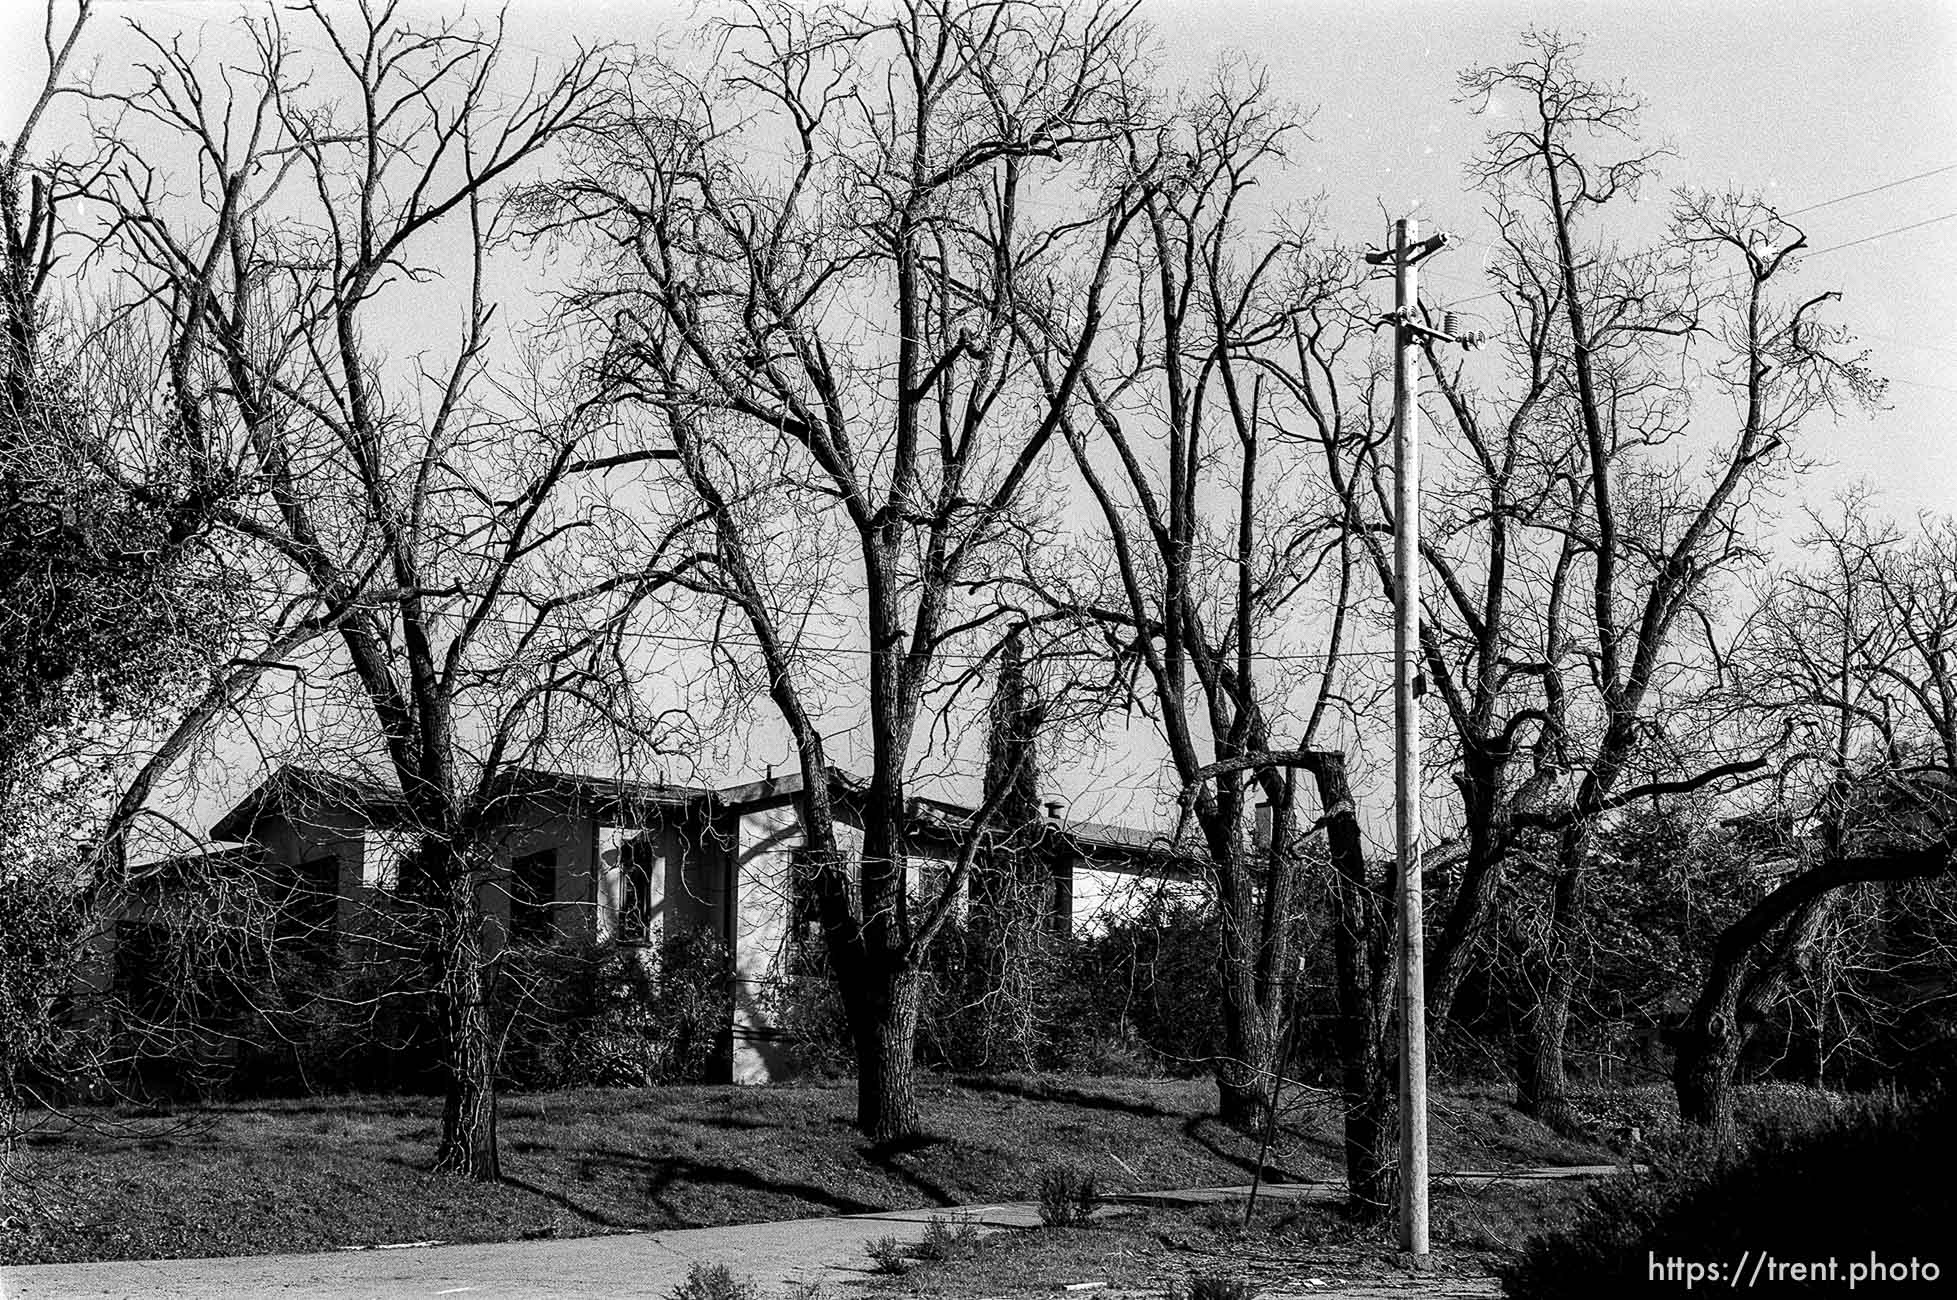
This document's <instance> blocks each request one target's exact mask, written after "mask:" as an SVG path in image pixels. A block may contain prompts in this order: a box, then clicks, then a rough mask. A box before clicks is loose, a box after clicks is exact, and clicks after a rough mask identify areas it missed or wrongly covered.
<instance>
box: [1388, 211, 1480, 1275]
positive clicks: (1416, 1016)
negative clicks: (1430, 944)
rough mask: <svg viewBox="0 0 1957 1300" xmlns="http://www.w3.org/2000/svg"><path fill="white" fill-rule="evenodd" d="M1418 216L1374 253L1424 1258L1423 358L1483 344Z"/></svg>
mask: <svg viewBox="0 0 1957 1300" xmlns="http://www.w3.org/2000/svg"><path fill="white" fill-rule="evenodd" d="M1419 233H1420V227H1419V225H1418V223H1416V222H1414V221H1413V220H1411V219H1409V218H1402V219H1401V220H1399V221H1396V222H1394V223H1393V247H1392V248H1390V249H1388V250H1386V251H1385V252H1379V253H1369V254H1367V256H1366V260H1367V261H1368V262H1370V263H1372V264H1373V265H1374V266H1390V267H1392V268H1393V312H1392V314H1391V315H1389V316H1385V317H1382V318H1381V320H1380V323H1381V324H1390V325H1392V326H1393V729H1394V759H1393V796H1394V798H1393V847H1394V875H1395V880H1396V882H1397V886H1398V894H1399V901H1400V950H1399V952H1400V961H1399V967H1400V969H1399V982H1400V1249H1401V1250H1403V1251H1406V1252H1407V1253H1409V1254H1410V1255H1412V1256H1413V1261H1414V1264H1415V1266H1416V1267H1418V1266H1420V1265H1424V1264H1425V1263H1426V1261H1427V1254H1428V1235H1427V1219H1428V1214H1427V995H1426V987H1425V985H1426V958H1425V938H1424V936H1423V934H1422V924H1421V890H1420V705H1419V696H1420V695H1421V694H1422V693H1423V690H1424V680H1423V678H1422V677H1421V675H1420V673H1419V664H1420V358H1419V356H1418V355H1417V353H1416V349H1418V348H1419V346H1420V344H1421V342H1422V340H1432V341H1435V342H1442V343H1460V344H1463V345H1465V346H1468V347H1473V346H1475V345H1476V344H1478V343H1480V342H1481V339H1480V336H1478V335H1470V336H1464V337H1460V338H1457V337H1455V335H1454V334H1453V332H1452V327H1453V321H1452V320H1451V319H1450V320H1449V321H1448V322H1447V326H1448V328H1447V329H1445V330H1436V329H1431V328H1429V327H1428V326H1427V325H1426V324H1424V323H1423V321H1422V319H1421V311H1420V294H1419V289H1418V278H1417V272H1416V269H1415V268H1417V267H1418V266H1419V264H1420V262H1421V261H1422V260H1423V259H1425V258H1427V257H1428V256H1430V255H1432V254H1434V253H1438V252H1439V251H1440V250H1441V249H1442V248H1444V247H1446V246H1447V236H1446V235H1434V236H1433V237H1431V238H1429V239H1426V240H1423V241H1420V242H1415V236H1416V235H1418V234H1419Z"/></svg>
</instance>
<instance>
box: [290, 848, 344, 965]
mask: <svg viewBox="0 0 1957 1300" xmlns="http://www.w3.org/2000/svg"><path fill="white" fill-rule="evenodd" d="M281 911H282V915H281V917H280V925H279V938H281V939H290V940H296V941H298V942H301V943H317V944H325V943H329V942H331V940H332V937H333V928H334V925H335V924H336V923H337V922H338V921H339V919H340V859H339V858H338V857H337V856H336V855H334V854H331V853H328V854H325V855H323V856H321V857H317V858H311V859H309V860H307V861H305V862H302V863H300V864H299V866H298V868H297V869H296V871H295V874H294V877H293V881H292V888H291V890H290V892H289V893H287V895H286V900H285V906H284V908H283V909H281Z"/></svg>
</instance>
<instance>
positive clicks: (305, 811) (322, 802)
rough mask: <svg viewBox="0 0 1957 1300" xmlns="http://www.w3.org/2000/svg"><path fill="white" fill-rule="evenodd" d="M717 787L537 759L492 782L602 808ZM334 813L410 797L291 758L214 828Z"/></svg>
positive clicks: (706, 792)
mask: <svg viewBox="0 0 1957 1300" xmlns="http://www.w3.org/2000/svg"><path fill="white" fill-rule="evenodd" d="M713 793H714V792H713V791H712V790H710V789H708V788H707V787H705V786H690V785H670V784H667V783H665V782H651V781H632V780H627V779H625V778H623V777H613V776H593V775H588V774H580V773H572V772H553V771H549V770H547V769H544V768H532V767H514V768H509V769H507V770H505V771H503V772H500V773H498V774H497V776H496V777H495V778H494V780H493V781H492V786H491V798H492V799H494V800H504V799H508V800H512V801H514V800H541V801H546V802H552V803H562V804H564V805H567V806H572V807H579V808H589V809H592V810H603V811H615V810H619V809H643V808H676V809H677V808H687V807H691V806H694V805H698V804H701V803H703V802H705V801H707V800H709V799H711V798H712V797H713ZM331 813H345V814H353V815H356V816H359V817H362V818H364V819H366V820H367V821H369V822H371V823H374V824H376V825H399V824H401V823H403V822H405V821H406V820H407V819H408V805H407V800H406V798H405V797H404V796H403V795H402V793H401V790H400V787H399V786H396V785H393V784H390V783H388V782H384V781H380V780H377V779H374V778H372V777H368V776H347V775H343V774H340V773H336V772H329V771H326V770H324V769H321V768H315V767H304V766H301V765H298V764H287V765H286V766H284V767H281V768H279V769H278V770H277V771H275V772H274V773H272V775H271V776H269V777H267V778H266V779H265V780H264V781H263V782H262V783H260V784H259V785H258V787H257V788H255V789H254V790H252V791H251V793H249V794H247V795H246V796H245V797H244V798H243V799H241V800H240V801H239V802H238V803H237V805H236V806H234V807H233V808H232V809H231V811H229V812H227V813H225V814H224V816H222V817H220V818H219V819H218V820H217V822H216V823H215V824H214V825H213V826H212V827H211V832H210V833H211V836H212V837H213V838H215V839H225V840H235V839H245V838H249V835H250V831H251V828H252V827H253V826H254V825H255V824H257V823H258V822H259V821H262V820H265V819H267V818H271V817H278V818H283V819H286V820H289V821H304V820H305V819H307V818H309V817H318V816H320V815H322V814H331Z"/></svg>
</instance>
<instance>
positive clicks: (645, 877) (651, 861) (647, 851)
mask: <svg viewBox="0 0 1957 1300" xmlns="http://www.w3.org/2000/svg"><path fill="white" fill-rule="evenodd" d="M658 866H659V846H658V844H656V843H655V842H654V841H653V839H652V838H651V837H650V836H646V837H643V838H640V839H635V840H631V841H628V842H627V843H625V844H624V845H622V846H620V848H619V851H618V941H619V942H620V943H650V942H652V925H653V921H654V920H655V919H656V918H655V916H654V911H655V908H656V907H657V904H658V898H659V895H658V893H657V892H655V890H654V888H653V885H654V881H653V872H654V871H655V870H657V869H658Z"/></svg>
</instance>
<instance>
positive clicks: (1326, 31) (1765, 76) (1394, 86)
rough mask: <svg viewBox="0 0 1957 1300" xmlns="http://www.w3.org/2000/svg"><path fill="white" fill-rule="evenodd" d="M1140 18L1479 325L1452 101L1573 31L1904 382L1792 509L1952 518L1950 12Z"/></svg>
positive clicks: (419, 0)
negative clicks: (1766, 212) (1238, 80)
mask: <svg viewBox="0 0 1957 1300" xmlns="http://www.w3.org/2000/svg"><path fill="white" fill-rule="evenodd" d="M413 3H414V4H415V5H416V6H417V7H419V8H421V9H423V10H426V11H438V12H453V11H455V10H456V9H457V8H458V6H455V5H452V4H446V3H444V4H436V3H434V2H433V0H413ZM267 7H268V6H267V5H266V3H264V0H102V3H101V9H100V18H99V19H98V21H97V24H96V27H95V30H94V32H93V35H92V36H91V38H90V40H89V41H88V43H87V44H86V45H85V47H84V53H83V56H82V58H83V62H84V63H86V62H88V61H90V60H93V61H95V67H96V71H97V75H98V76H99V77H100V78H101V79H103V80H104V81H108V82H113V81H114V80H115V79H116V78H117V77H118V75H119V74H122V73H125V72H126V70H127V67H128V61H129V59H130V58H131V57H132V51H133V50H134V49H135V46H134V44H133V42H132V41H131V39H130V38H129V36H128V35H127V33H126V30H125V28H124V25H123V20H124V19H126V18H132V17H133V18H138V19H140V20H141V21H143V22H144V23H145V24H148V25H150V26H151V27H152V28H153V29H155V30H157V31H159V32H165V31H170V30H173V29H174V30H181V31H184V32H186V33H187V34H190V35H193V36H200V37H201V38H203V39H205V40H206V41H208V42H211V43H212V44H214V45H218V44H221V43H222V42H223V41H224V40H225V39H226V33H227V30H228V29H231V30H235V29H232V28H231V24H234V23H235V20H236V18H237V17H238V16H239V15H240V14H242V13H245V12H262V11H263V10H264V9H265V8H267ZM505 8H506V13H507V22H508V31H509V39H510V41H511V43H512V44H513V45H515V46H517V47H518V48H519V49H521V50H524V51H528V52H530V53H533V54H536V55H540V56H544V57H551V56H555V55H558V54H561V53H565V52H568V51H569V50H570V48H571V44H572V42H573V41H574V40H578V39H582V40H584V41H587V42H595V41H623V42H634V43H640V44H655V43H666V42H670V41H672V40H674V39H676V38H677V37H678V36H679V35H680V34H682V33H684V32H685V31H686V30H688V29H689V28H690V27H692V25H693V24H695V23H696V22H697V21H698V18H699V16H700V14H701V13H702V9H701V8H700V7H699V6H696V5H695V4H693V3H692V2H691V0H688V2H687V3H667V2H664V0H640V2H636V3H627V2H624V0H580V2H573V0H509V2H508V3H507V5H506V7H505ZM38 10H39V5H38V4H37V3H35V2H34V0H4V3H0V50H5V51H7V52H8V55H7V58H8V71H9V73H10V74H13V75H10V76H8V77H6V78H0V136H4V135H6V134H7V133H8V132H9V131H10V129H11V126H12V124H13V123H14V122H17V121H18V120H19V117H20V114H21V112H22V109H23V103H22V99H23V96H24V94H25V93H26V91H27V87H28V86H29V84H30V83H31V82H33V81H35V80H37V75H36V74H38V72H39V61H38V58H37V54H38V50H37V46H38V39H39V31H38V22H39V18H38ZM474 12H475V13H476V14H477V15H478V16H480V17H485V18H486V17H488V16H490V15H491V14H492V13H493V12H494V11H493V10H492V9H491V8H490V7H489V6H479V7H477V8H476V10H475V11H474ZM1140 13H1141V15H1142V17H1143V18H1144V19H1145V20H1147V21H1148V22H1149V23H1150V24H1151V25H1152V27H1153V29H1154V32H1155V37H1156V42H1155V46H1154V58H1155V60H1156V62H1157V65H1158V68H1159V70H1160V75H1161V78H1162V79H1163V81H1164V82H1165V83H1168V84H1173V83H1176V82H1178V81H1193V80H1198V79H1200V78H1201V77H1202V76H1203V75H1204V74H1205V73H1206V72H1207V70H1208V69H1209V68H1210V67H1211V66H1213V65H1214V64H1215V63H1216V61H1217V60H1218V59H1220V58H1222V57H1225V56H1226V55H1230V54H1233V53H1243V54H1247V55H1248V56H1249V57H1250V58H1251V59H1253V60H1254V61H1256V62H1258V63H1261V64H1262V65H1263V66H1264V67H1265V68H1266V69H1268V72H1269V75H1270V77H1271V81H1272V84H1273V86H1274V88H1275V89H1276V91H1277V93H1278V94H1279V95H1280V96H1281V97H1283V98H1285V99H1287V100H1290V101H1292V102H1293V103H1295V104H1297V105H1299V106H1301V107H1303V108H1305V109H1307V110H1310V111H1311V112H1312V114H1313V116H1312V124H1311V128H1310V138H1309V139H1308V140H1305V141H1301V142H1300V143H1299V144H1298V145H1297V147H1296V148H1295V149H1294V152H1293V160H1292V166H1291V168H1290V169H1289V171H1288V172H1287V173H1285V174H1283V175H1281V176H1277V177H1274V178H1272V179H1271V180H1270V181H1269V182H1268V186H1269V192H1268V193H1267V194H1266V195H1265V202H1267V203H1268V204H1269V205H1270V206H1272V207H1274V208H1282V207H1286V206H1292V205H1304V204H1308V203H1312V202H1314V201H1316V202H1321V203H1322V205H1323V210H1324V213H1325V219H1326V222H1327V226H1328V229H1329V230H1330V231H1332V232H1333V233H1334V234H1336V235H1339V236H1341V237H1343V238H1346V239H1349V240H1351V241H1353V242H1359V241H1365V240H1371V241H1378V240H1379V239H1380V238H1381V237H1382V235H1383V231H1384V228H1385V223H1386V219H1387V216H1388V215H1389V214H1390V215H1394V216H1398V215H1405V214H1409V213H1410V214H1412V215H1413V216H1415V217H1417V218H1418V219H1419V220H1420V221H1421V223H1422V227H1423V231H1425V232H1431V231H1434V230H1446V231H1448V232H1449V233H1451V234H1453V235H1454V236H1456V238H1457V241H1458V242H1457V244H1456V246H1455V247H1453V248H1451V249H1449V250H1448V251H1446V252H1445V253H1443V254H1442V255H1440V256H1438V257H1436V258H1433V259H1430V260H1429V261H1428V262H1427V263H1426V264H1425V265H1424V266H1423V277H1424V280H1425V284H1424V288H1425V295H1424V296H1425V297H1426V298H1427V299H1428V300H1429V301H1432V302H1437V303H1439V304H1441V305H1446V304H1448V303H1449V302H1459V303H1461V304H1462V306H1463V311H1464V313H1465V314H1468V315H1469V316H1470V317H1472V315H1473V314H1474V312H1475V310H1476V307H1475V303H1474V301H1473V300H1474V299H1475V298H1476V296H1477V295H1479V294H1482V293H1484V292H1485V289H1486V286H1485V283H1484V282H1483V281H1482V280H1481V278H1480V274H1479V268H1480V265H1481V259H1482V258H1483V257H1484V256H1485V255H1486V254H1487V245H1486V243H1485V242H1484V241H1485V240H1486V239H1487V238H1488V237H1489V233H1490V226H1489V223H1488V221H1487V220H1486V218H1485V216H1484V215H1483V213H1482V211H1481V204H1480V201H1479V199H1478V198H1477V197H1476V196H1475V195H1474V194H1473V193H1472V192H1471V191H1470V190H1469V188H1468V186H1467V185H1466V183H1465V181H1464V178H1463V173H1462V168H1463V165H1464V163H1465V162H1466V161H1467V160H1468V159H1469V158H1470V157H1471V156H1472V155H1473V153H1474V152H1475V151H1476V149H1477V148H1478V147H1479V145H1480V141H1481V138H1482V136H1483V134H1484V132H1485V131H1486V130H1487V128H1488V125H1489V123H1488V122H1487V121H1486V120H1484V119H1478V118H1476V117H1475V116H1474V115H1473V114H1472V113H1471V112H1470V107H1469V105H1467V104H1465V103H1462V102H1460V101H1459V99H1458V98H1457V96H1458V91H1457V86H1456V77H1457V75H1458V73H1459V72H1460V71H1461V70H1462V69H1464V68H1467V67H1472V66H1480V65H1484V64H1490V63H1500V62H1505V61H1507V60H1509V59H1512V58H1514V57H1516V54H1517V52H1518V45H1517V37H1518V35H1519V34H1520V33H1521V32H1522V31H1524V30H1525V29H1527V28H1531V27H1535V28H1541V29H1554V30H1558V31H1560V32H1561V33H1563V34H1564V35H1566V36H1581V37H1583V38H1584V39H1585V42H1586V56H1585V60H1584V66H1585V68H1586V69H1587V71H1588V73H1589V75H1591V76H1593V77H1597V78H1600V79H1605V80H1611V81H1618V80H1621V81H1623V82H1625V83H1626V84H1627V85H1628V86H1629V87H1630V88H1631V89H1632V90H1634V91H1636V92H1637V93H1639V94H1640V95H1642V96H1643V97H1644V98H1645V100H1646V101H1647V102H1648V104H1649V108H1648V110H1647V113H1646V116H1645V120H1644V135H1645V138H1646V139H1647V141H1649V142H1654V143H1658V142H1662V143H1666V144H1669V145H1670V146H1671V147H1672V148H1673V150H1674V151H1675V154H1676V156H1675V157H1672V158H1670V159H1668V160H1666V161H1665V162H1664V163H1663V165H1662V167H1661V171H1660V174H1659V176H1658V178H1657V181H1656V184H1655V187H1654V188H1655V191H1656V192H1658V193H1662V192H1663V191H1664V190H1666V189H1669V188H1670V187H1671V186H1674V185H1681V184H1691V185H1696V186H1702V187H1707V188H1724V187H1728V186H1736V187H1740V188H1745V189H1751V190H1756V191H1758V192H1760V193H1761V194H1762V195H1764V196H1765V197H1766V198H1767V199H1768V200H1769V201H1771V202H1773V203H1774V204H1776V205H1777V206H1778V207H1779V209H1780V210H1781V211H1782V212H1783V213H1784V214H1787V215H1789V216H1790V217H1791V219H1792V220H1794V221H1795V222H1796V223H1797V224H1799V225H1800V226H1801V227H1802V228H1803V229H1804V230H1805V231H1806V233H1807V236H1808V240H1809V244H1810V247H1811V248H1812V249H1814V250H1816V251H1814V252H1813V253H1811V254H1810V255H1809V256H1808V258H1807V259H1806V261H1805V264H1804V266H1803V269H1802V270H1801V273H1800V278H1799V281H1798V283H1797V288H1799V289H1801V290H1803V291H1805V292H1808V293H1814V292H1820V291H1822V290H1824V289H1839V290H1840V292H1841V294H1842V300H1841V302H1840V304H1839V305H1838V307H1837V309H1836V310H1837V316H1836V317H1835V319H1837V320H1839V321H1841V322H1842V323H1844V324H1846V325H1848V326H1849V327H1850V328H1851V329H1852V330H1853V331H1854V332H1855V334H1856V335H1857V336H1858V338H1859V340H1860V343H1861V346H1864V347H1866V348H1867V349H1868V351H1869V354H1870V361H1871V364H1872V366H1873V367H1874V369H1875V370H1876V371H1877V373H1879V374H1881V375H1883V376H1885V377H1887V378H1888V380H1889V381H1890V386H1889V389H1888V392H1887V396H1886V398H1885V403H1884V409H1882V410H1880V411H1877V412H1873V413H1867V414H1859V413H1858V414H1853V415H1850V416H1847V417H1846V418H1844V419H1842V420H1841V421H1840V422H1839V423H1838V424H1832V425H1830V424H1826V423H1822V424H1817V425H1816V426H1814V427H1812V428H1811V429H1810V430H1809V433H1808V439H1809V441H1808V443H1807V445H1806V447H1805V448H1804V451H1805V452H1806V453H1807V454H1808V455H1810V456H1811V457H1813V458H1814V459H1815V460H1816V461H1817V467H1816V469H1815V470H1814V471H1812V472H1811V473H1809V474H1807V475H1806V476H1804V478H1803V480H1802V481H1801V483H1800V484H1799V485H1798V494H1799V495H1798V498H1797V500H1796V501H1790V502H1789V503H1788V510H1787V515H1788V517H1789V518H1794V517H1795V512H1794V510H1793V507H1794V506H1795V505H1796V504H1798V502H1799V501H1806V502H1808V503H1811V504H1814V505H1817V506H1820V505H1825V503H1826V500H1827V498H1828V496H1829V495H1830V494H1831V493H1832V492H1833V491H1834V490H1835V489H1836V488H1837V487H1842V486H1846V485H1848V484H1851V483H1858V482H1859V483H1868V484H1871V485H1873V486H1874V488H1875V489H1876V491H1877V493H1878V498H1877V499H1878V504H1879V506H1880V507H1881V508H1882V509H1883V510H1885V511H1886V512H1887V513H1890V514H1893V515H1897V516H1903V517H1907V516H1910V515H1913V514H1915V513H1917V512H1920V511H1940V512H1941V511H1950V510H1952V509H1957V421H1953V419H1952V418H1951V417H1952V416H1953V414H1957V0H1803V2H1802V3H1800V4H1786V3H1763V2H1759V0H1667V2H1666V3H1664V4H1658V5H1654V4H1649V3H1630V2H1628V0H1597V2H1590V3H1557V4H1548V3H1514V2H1505V3H1494V2H1491V0H1454V2H1452V3H1439V2H1437V0H1413V2H1410V3H1396V4H1358V3H1342V4H1331V3H1319V2H1317V0H1289V2H1280V0H1235V2H1219V0H1206V2H1202V3H1192V2H1190V0H1143V2H1142V4H1141V6H1140ZM295 26H296V25H295ZM1501 108H1502V106H1501V105H1499V104H1498V105H1497V106H1496V111H1497V112H1500V111H1501ZM1656 206H1657V205H1654V209H1655V208H1656ZM1382 292H1384V290H1382ZM1794 532H1798V528H1791V529H1784V531H1783V534H1782V535H1783V536H1784V537H1785V536H1791V535H1792V533H1794ZM763 747H765V748H768V749H771V750H772V751H774V752H771V753H769V754H768V756H767V757H768V758H769V759H771V760H774V761H782V760H783V759H785V756H786V750H785V746H782V745H779V744H773V745H768V746H762V747H757V757H756V760H755V762H754V766H755V767H756V768H759V767H760V766H761V763H762V759H761V758H760V757H759V756H758V750H759V748H763ZM730 775H732V773H730ZM1058 779H1059V781H1060V783H1061V784H1062V785H1063V786H1071V787H1073V788H1072V789H1070V790H1068V791H1067V793H1070V794H1076V793H1085V792H1086V791H1087V790H1089V789H1090V788H1091V787H1093V786H1094V785H1095V784H1096V783H1105V780H1106V773H1105V771H1103V772H1102V773H1100V774H1098V775H1097V774H1096V773H1095V772H1094V771H1093V765H1091V764H1090V765H1086V766H1083V767H1082V768H1081V769H1080V770H1079V771H1076V772H1071V773H1063V774H1061V775H1060V776H1059V778H1058ZM1098 811H1100V812H1102V813H1103V814H1104V815H1105V813H1106V812H1107V811H1108V810H1107V809H1105V808H1103V809H1100V810H1098Z"/></svg>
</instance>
